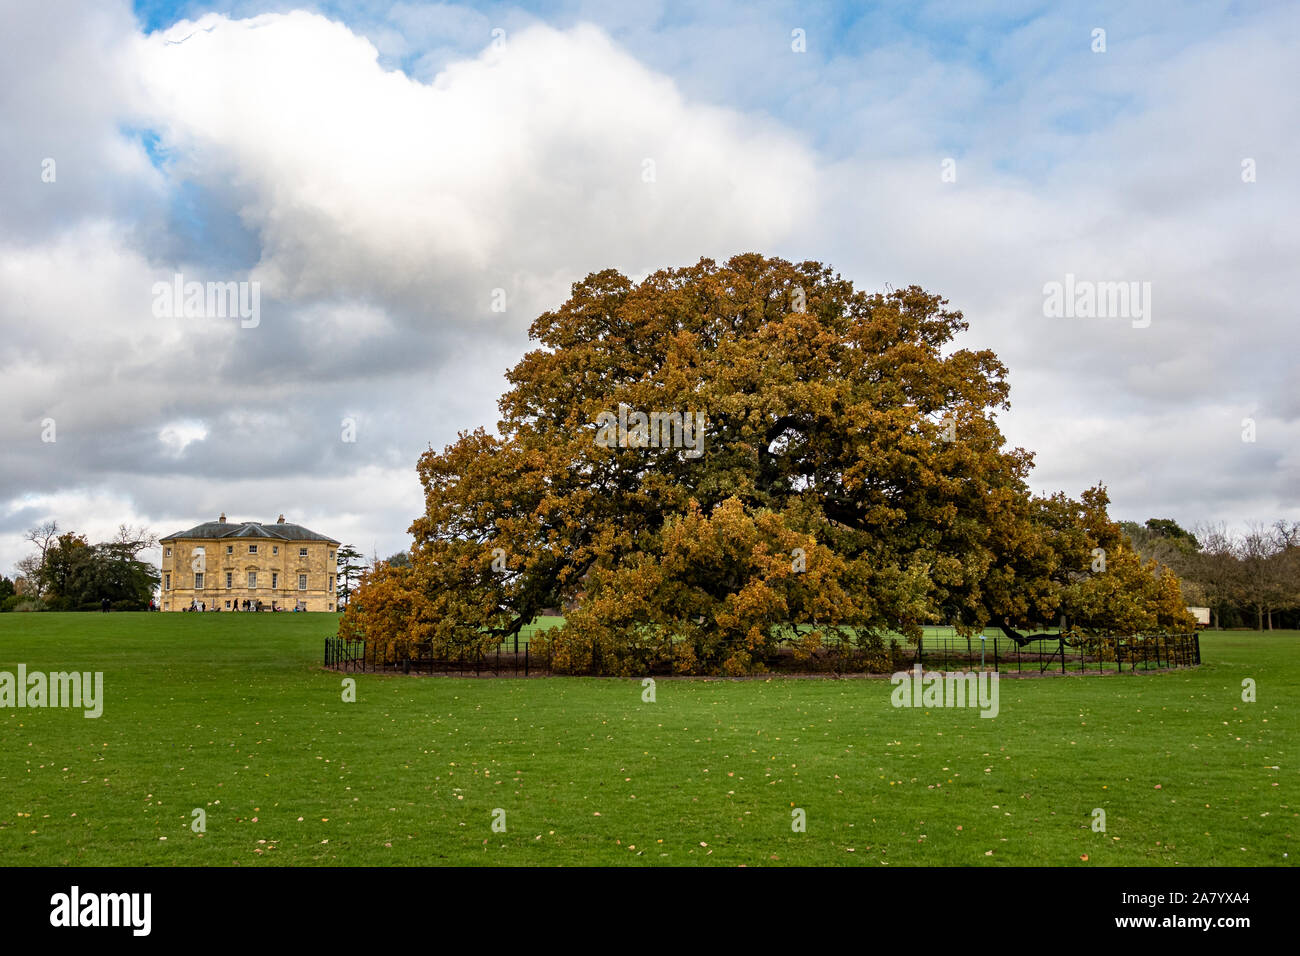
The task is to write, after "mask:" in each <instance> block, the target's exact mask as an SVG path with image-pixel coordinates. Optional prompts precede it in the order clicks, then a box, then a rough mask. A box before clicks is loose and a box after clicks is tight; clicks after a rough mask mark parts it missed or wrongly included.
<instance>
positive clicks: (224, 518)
mask: <svg viewBox="0 0 1300 956" xmlns="http://www.w3.org/2000/svg"><path fill="white" fill-rule="evenodd" d="M217 520H218V521H220V522H221V523H222V524H225V523H226V513H225V512H224V511H223V512H221V517H220V518H218V519H217Z"/></svg>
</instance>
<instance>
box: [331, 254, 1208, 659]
mask: <svg viewBox="0 0 1300 956" xmlns="http://www.w3.org/2000/svg"><path fill="white" fill-rule="evenodd" d="M966 328H967V323H966V322H965V320H964V319H963V318H962V316H961V314H960V313H959V312H955V311H951V310H949V309H948V308H947V303H946V301H945V300H944V299H942V298H940V297H938V296H935V295H932V294H930V293H927V292H925V291H923V290H921V289H919V288H917V287H911V288H908V289H901V290H897V291H893V292H889V293H887V294H881V293H876V294H866V293H863V292H860V291H857V290H855V289H854V288H853V287H852V285H851V284H850V283H849V282H848V281H846V280H844V279H842V278H841V277H840V276H838V275H836V274H834V273H833V272H832V271H831V270H830V269H829V268H827V267H825V266H823V265H821V264H819V263H815V262H805V263H801V264H797V265H796V264H792V263H789V262H785V261H782V260H780V259H768V258H764V257H762V256H758V255H743V256H737V257H735V258H733V259H732V260H730V261H729V262H727V263H726V264H725V265H718V264H717V263H715V262H713V261H711V260H707V259H706V260H702V261H701V262H700V263H699V264H697V265H695V266H692V267H689V268H684V269H668V270H664V271H661V272H657V273H655V274H653V275H651V276H649V277H647V278H646V279H645V280H644V281H642V282H641V283H639V284H636V283H633V282H632V281H630V280H629V279H628V278H626V277H625V276H623V275H620V274H619V273H617V272H615V271H613V270H606V271H604V272H599V273H595V274H593V275H590V276H588V277H587V278H586V279H585V280H583V281H582V282H579V283H576V284H575V285H574V287H573V294H572V296H571V297H570V299H569V300H568V301H567V302H565V303H564V304H563V305H562V306H561V307H560V308H559V309H557V310H556V311H554V312H548V313H546V314H544V315H542V316H540V317H539V318H538V319H537V320H536V321H535V322H534V323H533V325H532V328H531V330H530V336H531V337H532V338H533V339H534V340H535V341H536V342H537V343H538V346H539V347H538V348H536V349H534V350H533V351H531V352H529V353H528V354H527V355H525V356H524V358H523V359H522V360H521V361H520V362H519V364H518V365H516V366H515V368H514V369H512V370H511V371H510V372H509V373H508V376H507V378H508V381H509V383H510V388H509V390H508V391H507V392H506V394H505V395H504V396H503V397H502V398H501V400H500V403H499V407H500V412H501V420H500V422H499V423H498V426H497V430H496V434H489V433H488V432H487V431H485V430H484V429H482V428H479V429H477V430H475V431H473V432H468V433H462V434H461V435H460V437H459V439H458V441H457V442H456V443H455V444H453V445H450V446H448V447H447V448H445V449H444V450H443V451H442V452H434V451H433V450H430V451H429V452H427V453H426V454H425V455H423V456H422V458H421V459H420V462H419V466H418V471H419V476H420V480H421V482H422V483H423V486H424V489H425V513H424V514H423V515H421V516H420V517H418V518H417V519H416V520H415V522H414V524H413V525H412V526H411V531H412V533H413V535H414V536H415V547H414V549H413V552H412V558H413V560H412V564H411V566H410V567H409V568H393V567H381V568H379V569H377V570H376V571H375V572H374V573H372V574H371V575H370V576H369V577H368V578H367V579H366V580H365V581H364V582H363V583H362V585H361V587H360V588H359V589H358V591H357V593H356V594H355V595H354V597H353V599H352V602H351V604H350V605H349V607H348V609H347V613H346V614H345V616H344V619H343V622H342V625H341V627H342V631H341V633H343V634H344V635H354V636H359V635H364V636H365V637H366V638H367V639H368V640H369V641H371V642H375V643H376V644H377V645H381V646H383V647H384V648H385V649H386V650H385V653H390V654H398V655H400V654H402V653H405V652H406V649H408V648H410V647H412V646H415V645H417V644H419V643H420V642H425V643H428V644H432V645H434V647H435V648H436V649H437V651H438V652H439V653H443V652H447V653H456V652H459V651H463V650H465V649H470V650H473V649H475V648H482V649H488V648H495V647H496V646H497V645H498V643H499V642H500V641H501V640H502V639H504V638H507V637H509V636H510V635H512V634H516V633H518V631H519V629H520V628H521V627H523V626H524V625H525V624H527V623H528V622H530V621H532V620H533V619H534V618H535V617H537V616H538V615H539V614H541V613H542V612H543V611H544V610H546V609H553V608H554V609H563V612H564V615H565V623H564V625H563V627H562V628H557V629H554V630H551V631H550V632H548V633H547V634H546V635H545V637H544V644H545V647H546V649H547V652H548V653H549V654H550V655H551V657H552V662H553V666H555V668H556V669H557V670H561V671H563V670H573V671H587V670H592V669H597V670H600V671H603V672H607V673H622V674H634V673H639V672H644V670H645V669H646V668H650V667H656V666H671V667H672V668H673V669H675V670H676V671H678V672H683V673H721V674H742V673H752V672H754V671H757V670H761V669H762V668H763V667H764V661H765V660H770V659H771V658H772V656H773V655H774V654H776V653H778V652H779V651H781V649H785V652H786V653H790V654H794V655H796V656H797V655H804V656H809V655H813V654H816V653H818V651H819V648H821V647H822V646H824V645H826V644H829V643H834V642H841V641H847V642H849V643H850V644H852V645H854V646H860V647H863V648H879V647H880V646H881V641H882V637H883V635H885V634H886V633H891V632H900V631H901V632H902V633H904V634H907V633H913V634H914V633H916V632H917V631H918V630H919V628H920V627H921V626H922V625H923V624H926V623H930V622H942V623H951V624H956V625H958V626H959V627H961V628H962V629H963V630H964V631H966V632H970V631H973V630H977V629H980V628H983V627H986V626H990V625H991V626H995V627H1002V628H1004V629H1005V630H1006V631H1007V632H1008V633H1011V634H1018V631H1017V630H1016V629H1017V628H1032V627H1033V626H1035V625H1036V624H1039V623H1046V622H1052V623H1055V622H1056V621H1057V620H1058V619H1059V618H1060V617H1061V616H1062V615H1064V616H1065V618H1066V620H1067V623H1068V625H1069V626H1070V627H1071V628H1072V629H1074V630H1075V631H1077V632H1079V633H1087V634H1093V635H1128V634H1137V633H1147V632H1152V631H1156V630H1162V631H1163V630H1171V629H1174V630H1184V629H1190V619H1189V618H1188V617H1187V615H1186V611H1185V609H1184V607H1183V602H1182V597H1181V594H1180V593H1179V586H1178V582H1177V579H1176V578H1175V577H1174V576H1173V575H1172V573H1169V572H1168V571H1167V570H1165V569H1161V568H1159V567H1156V566H1154V565H1150V564H1147V565H1144V564H1143V563H1142V562H1141V561H1140V559H1139V558H1138V556H1137V555H1136V554H1135V553H1133V552H1132V551H1131V550H1129V549H1128V548H1127V547H1126V544H1125V539H1124V536H1123V534H1122V532H1121V529H1120V528H1119V526H1118V525H1117V524H1116V523H1114V522H1113V521H1111V520H1110V518H1109V517H1108V516H1107V514H1106V508H1107V504H1108V502H1107V498H1106V494H1105V491H1104V489H1102V488H1101V487H1097V488H1093V489H1089V490H1088V491H1086V492H1084V494H1083V495H1082V496H1081V498H1080V499H1079V500H1074V499H1071V498H1069V497H1067V496H1065V495H1063V494H1058V495H1054V496H1051V497H1047V498H1040V497H1036V496H1034V495H1032V494H1031V493H1030V491H1029V489H1028V486H1027V484H1026V478H1027V476H1028V474H1029V471H1030V468H1031V467H1032V455H1031V454H1030V453H1029V452H1027V451H1025V450H1024V449H1020V448H1008V447H1006V444H1005V442H1004V440H1003V437H1002V434H1001V432H1000V431H999V429H998V426H997V422H996V415H997V413H998V412H999V411H1000V410H1004V409H1006V408H1007V407H1008V387H1007V383H1006V369H1005V368H1004V366H1003V365H1002V364H1001V363H1000V362H999V361H998V358H997V356H996V355H994V354H993V353H992V352H991V351H987V350H979V351H972V350H969V349H956V348H953V347H952V343H953V338H954V336H955V335H956V334H957V333H958V332H961V331H963V330H965V329H966ZM620 406H626V409H630V410H641V411H644V412H651V411H665V412H676V413H680V414H682V415H689V414H692V413H703V416H704V421H705V422H706V425H705V431H704V442H703V454H702V455H699V456H695V455H692V454H690V453H689V452H690V449H689V448H682V447H637V442H636V441H635V439H633V440H632V441H631V442H629V443H627V446H626V447H625V446H615V447H606V443H602V442H600V441H597V421H598V420H600V418H601V416H602V413H606V420H607V419H608V413H612V412H615V411H617V410H618V409H619V408H620ZM665 444H666V443H665ZM1099 555H1100V556H1101V557H1102V558H1103V564H1104V569H1103V570H1098V557H1099Z"/></svg>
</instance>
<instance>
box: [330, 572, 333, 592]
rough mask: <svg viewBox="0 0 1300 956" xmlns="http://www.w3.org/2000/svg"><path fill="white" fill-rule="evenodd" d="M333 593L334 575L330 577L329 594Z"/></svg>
mask: <svg viewBox="0 0 1300 956" xmlns="http://www.w3.org/2000/svg"><path fill="white" fill-rule="evenodd" d="M333 593H334V575H332V574H331V575H330V594H333Z"/></svg>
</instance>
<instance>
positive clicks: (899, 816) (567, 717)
mask: <svg viewBox="0 0 1300 956" xmlns="http://www.w3.org/2000/svg"><path fill="white" fill-rule="evenodd" d="M335 626H336V619H335V618H334V617H333V616H330V615H314V614H313V615H304V614H292V615H291V614H284V615H274V616H272V615H234V614H220V615H197V614H196V615H189V614H153V615H146V614H110V615H100V614H5V615H0V670H8V671H13V670H15V669H16V667H17V665H18V664H19V663H25V664H26V665H27V667H28V668H29V670H45V671H53V670H68V669H73V668H75V669H79V670H92V671H102V672H103V673H104V682H105V697H106V702H105V705H104V713H103V716H102V717H100V718H98V719H86V718H85V717H83V716H82V713H81V712H80V711H69V710H52V709H46V710H30V709H23V710H9V709H5V710H0V860H3V862H4V863H5V864H6V865H10V866H13V865H62V864H76V865H128V864H131V865H241V866H247V865H273V864H281V865H283V864H295V865H315V864H321V865H329V864H362V865H370V864H376V865H377V864H478V863H490V864H504V865H572V864H641V865H645V864H673V865H689V864H710V865H714V864H716V865H736V864H745V865H749V866H757V865H787V864H841V865H842V864H849V865H852V864H858V865H863V864H865V865H881V864H885V865H895V866H898V865H999V864H1003V865H1005V864H1028V865H1038V864H1044V865H1077V866H1096V865H1133V864H1155V865H1193V864H1198V865H1215V866H1230V865H1289V864H1290V863H1291V861H1292V859H1293V858H1291V857H1290V856H1289V855H1288V854H1289V853H1290V851H1291V850H1292V849H1294V844H1295V830H1296V827H1297V822H1298V821H1297V810H1296V808H1295V806H1294V799H1295V798H1294V797H1292V795H1291V794H1292V791H1293V789H1294V788H1295V786H1296V783H1297V773H1296V762H1295V758H1296V753H1295V749H1296V742H1297V717H1296V702H1297V698H1298V695H1297V691H1300V633H1297V632H1273V633H1271V634H1264V635H1260V634H1254V633H1249V632H1243V633H1226V634H1225V633H1209V634H1206V635H1204V637H1203V641H1202V648H1203V657H1204V660H1205V664H1204V665H1203V666H1202V667H1201V668H1199V669H1196V670H1186V671H1176V672H1168V673H1151V674H1137V675H1132V674H1124V675H1119V676H1115V675H1112V676H1106V677H1096V676H1089V677H1054V678H1037V679H1005V680H1003V681H1002V682H1001V685H1000V698H1001V700H1000V714H999V716H998V717H997V718H996V719H992V720H989V719H981V718H980V717H979V716H978V711H976V710H942V709H936V710H930V711H925V710H906V709H895V708H893V707H891V706H890V691H891V687H890V684H889V682H888V681H887V680H881V679H870V678H862V679H848V680H829V679H800V678H782V679H772V680H766V679H756V680H741V681H728V680H701V679H695V680H660V681H659V682H658V684H657V686H656V700H655V702H654V703H645V702H643V701H642V693H643V690H642V686H641V683H640V682H639V681H633V680H615V679H584V678H543V679H533V680H507V679H482V680H473V679H459V678H441V677H438V678H430V677H422V678H417V677H402V676H399V675H393V676H384V675H373V674H359V675H355V678H354V679H355V680H356V690H357V699H356V702H355V703H345V702H344V701H343V699H342V682H343V675H340V674H336V673H331V672H326V671H323V670H321V669H320V657H321V645H322V639H323V638H324V637H325V636H327V635H330V634H332V633H333V631H334V628H335ZM1247 677H1249V678H1253V679H1254V680H1255V681H1256V682H1257V693H1258V701H1257V702H1256V703H1245V702H1243V701H1242V680H1243V679H1244V678H1247ZM196 808H199V809H202V810H204V811H205V813H206V824H207V829H206V832H205V833H203V834H202V835H200V834H198V833H195V832H193V830H192V829H191V821H192V819H193V815H192V811H193V810H194V809H196ZM796 808H798V809H802V810H804V811H805V812H806V815H807V832H805V833H795V832H792V829H791V820H792V811H793V810H794V809H796ZM1094 808H1101V809H1104V810H1105V811H1106V832H1104V833H1099V832H1094V831H1093V829H1092V828H1091V823H1092V820H1093V810H1094ZM496 809H501V810H504V811H505V824H506V831H505V832H504V833H502V832H494V831H493V830H492V826H491V825H492V820H493V811H494V810H496ZM164 838H165V839H164ZM1085 857H1086V860H1085V859H1084V858H1085Z"/></svg>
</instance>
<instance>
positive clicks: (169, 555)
mask: <svg viewBox="0 0 1300 956" xmlns="http://www.w3.org/2000/svg"><path fill="white" fill-rule="evenodd" d="M171 556H172V549H171V548H168V549H167V557H169V558H170V557H171Z"/></svg>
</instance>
